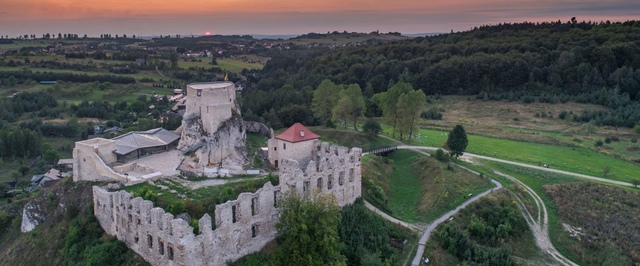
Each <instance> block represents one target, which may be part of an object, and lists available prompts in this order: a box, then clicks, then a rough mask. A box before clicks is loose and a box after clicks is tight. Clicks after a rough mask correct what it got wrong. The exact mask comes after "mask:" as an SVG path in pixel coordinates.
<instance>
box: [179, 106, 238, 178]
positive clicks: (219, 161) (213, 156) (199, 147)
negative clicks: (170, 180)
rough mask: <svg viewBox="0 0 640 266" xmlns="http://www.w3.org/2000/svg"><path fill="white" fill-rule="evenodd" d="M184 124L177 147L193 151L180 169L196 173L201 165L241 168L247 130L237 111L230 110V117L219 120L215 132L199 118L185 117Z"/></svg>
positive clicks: (187, 151) (200, 169)
mask: <svg viewBox="0 0 640 266" xmlns="http://www.w3.org/2000/svg"><path fill="white" fill-rule="evenodd" d="M183 124H184V129H183V131H182V135H181V138H180V144H179V145H178V149H180V150H181V151H183V152H185V153H190V152H193V155H194V156H193V157H191V158H188V159H187V160H185V162H186V163H185V164H183V165H182V166H181V169H182V170H185V171H189V172H196V173H198V172H201V171H202V169H203V168H204V167H218V168H224V169H230V170H236V171H240V170H242V165H243V164H244V158H245V155H244V154H245V153H246V148H245V142H246V132H245V127H244V122H243V120H242V117H241V116H240V114H238V113H236V112H233V114H232V116H231V118H229V119H227V120H225V121H223V122H222V123H220V125H219V127H218V128H217V129H216V130H215V131H214V132H208V130H207V129H205V128H204V127H203V126H202V120H201V119H200V118H193V119H190V120H184V121H183Z"/></svg>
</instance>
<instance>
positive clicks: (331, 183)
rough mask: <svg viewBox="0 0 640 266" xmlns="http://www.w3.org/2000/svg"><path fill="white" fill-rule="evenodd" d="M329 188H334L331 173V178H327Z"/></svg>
mask: <svg viewBox="0 0 640 266" xmlns="http://www.w3.org/2000/svg"><path fill="white" fill-rule="evenodd" d="M327 188H328V189H332V188H333V175H329V178H328V179H327Z"/></svg>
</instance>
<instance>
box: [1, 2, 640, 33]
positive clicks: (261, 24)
mask: <svg viewBox="0 0 640 266" xmlns="http://www.w3.org/2000/svg"><path fill="white" fill-rule="evenodd" d="M574 16H575V17H577V19H578V20H579V21H582V20H585V21H588V20H592V21H601V20H611V21H624V20H630V19H635V20H638V19H640V1H639V0H598V1H595V0H486V1H481V0H475V1H474V0H466V1H456V0H395V1H389V0H368V1H367V0H320V1H305V0H184V1H175V0H0V34H2V35H9V36H15V35H19V34H20V35H24V34H37V35H38V36H40V35H42V34H43V33H47V32H48V33H58V32H63V33H65V32H68V33H76V34H79V35H84V34H88V35H90V36H98V35H100V34H101V33H110V34H113V35H115V34H120V35H121V34H129V35H132V34H137V35H139V36H143V35H157V34H164V35H166V34H171V35H175V34H182V35H187V34H197V35H200V34H204V33H205V32H211V33H214V34H301V33H308V32H326V31H334V30H338V31H343V30H346V31H359V32H370V31H374V30H380V31H381V32H388V31H399V32H402V33H427V32H449V31H451V30H455V31H459V30H468V29H470V28H471V27H473V26H479V25H486V24H497V23H500V22H522V21H557V20H558V19H560V20H562V21H563V22H565V21H567V20H569V19H570V18H571V17H574Z"/></svg>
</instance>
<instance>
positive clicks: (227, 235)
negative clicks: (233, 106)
mask: <svg viewBox="0 0 640 266" xmlns="http://www.w3.org/2000/svg"><path fill="white" fill-rule="evenodd" d="M315 144H316V147H315V148H314V149H313V151H314V152H313V156H312V157H313V158H314V161H311V162H310V163H309V164H308V165H307V168H306V169H305V170H304V171H303V170H302V169H300V167H299V165H298V162H297V161H294V160H290V159H284V160H283V164H282V168H281V170H280V184H279V185H278V186H273V185H271V183H267V184H265V185H264V186H263V187H262V188H260V189H259V190H258V191H256V192H255V193H242V194H240V196H238V198H237V199H236V200H232V201H228V202H225V203H223V204H219V205H216V209H215V215H214V219H213V223H214V224H215V229H213V228H212V218H211V217H210V216H209V215H205V216H203V217H202V218H201V219H200V220H199V224H198V225H199V232H198V233H197V234H194V233H193V228H192V227H190V226H189V225H188V223H187V222H186V221H184V220H181V219H174V216H173V215H172V214H169V213H166V212H164V210H163V209H161V208H157V207H156V208H154V207H153V204H152V203H151V202H150V201H146V200H143V199H142V198H133V196H132V195H131V194H129V193H128V192H125V191H118V192H108V191H106V190H104V189H102V188H100V187H94V188H93V194H94V195H93V199H94V211H95V215H96V217H97V219H98V221H99V222H100V225H101V226H102V228H104V230H105V231H106V232H107V233H108V234H109V235H113V236H116V237H117V238H118V239H119V240H121V241H123V242H124V243H126V244H127V246H129V247H130V248H131V249H132V250H133V251H135V252H136V253H138V254H140V255H141V256H142V257H143V258H144V259H145V260H146V261H148V262H149V263H150V264H151V265H169V266H171V265H224V264H226V263H227V262H229V261H235V260H237V259H239V258H241V257H243V256H245V255H247V254H250V253H253V252H256V251H259V250H261V249H262V248H263V247H264V245H266V244H267V243H268V242H270V241H272V240H273V239H275V236H276V230H275V224H276V223H277V221H278V216H279V210H278V209H277V208H276V205H277V203H278V200H279V197H280V196H281V195H283V194H284V193H287V192H288V191H291V190H293V191H294V192H296V193H297V194H298V195H311V193H321V194H333V195H335V197H336V199H337V202H338V204H339V205H340V206H344V205H346V204H351V203H353V202H354V201H355V200H356V198H357V197H359V196H360V179H361V171H360V156H361V154H362V151H361V150H360V149H358V148H354V149H352V150H351V152H348V150H347V149H346V148H341V147H336V146H329V145H328V144H327V143H319V142H315ZM310 153H311V151H310ZM341 173H344V175H342V174H341ZM350 174H353V175H350ZM341 176H342V179H340V178H341ZM318 180H321V181H320V184H321V186H320V187H318ZM330 180H331V181H330ZM329 186H330V187H331V188H329Z"/></svg>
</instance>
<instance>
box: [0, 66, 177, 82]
mask: <svg viewBox="0 0 640 266" xmlns="http://www.w3.org/2000/svg"><path fill="white" fill-rule="evenodd" d="M24 68H25V67H22V66H21V67H6V66H0V71H22V69H24ZM26 68H28V69H29V70H31V71H32V72H53V73H71V74H78V75H82V74H85V75H89V76H97V75H113V76H123V77H131V78H135V79H136V80H141V79H144V78H151V79H156V80H159V79H164V78H163V77H162V76H160V75H159V74H158V73H157V72H155V71H143V72H139V73H137V74H115V73H111V72H98V71H78V70H72V69H52V68H33V67H26Z"/></svg>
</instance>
